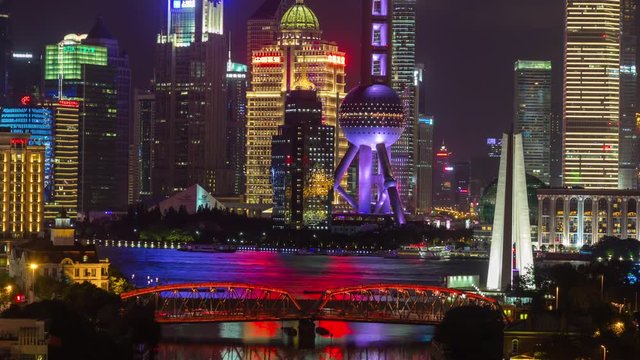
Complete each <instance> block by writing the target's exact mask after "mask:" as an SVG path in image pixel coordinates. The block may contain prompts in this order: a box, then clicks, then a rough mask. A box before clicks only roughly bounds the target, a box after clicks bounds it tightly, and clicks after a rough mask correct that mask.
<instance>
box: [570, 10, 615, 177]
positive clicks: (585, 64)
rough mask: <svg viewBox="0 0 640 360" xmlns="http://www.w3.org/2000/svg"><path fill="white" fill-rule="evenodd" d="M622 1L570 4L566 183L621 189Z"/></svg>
mask: <svg viewBox="0 0 640 360" xmlns="http://www.w3.org/2000/svg"><path fill="white" fill-rule="evenodd" d="M620 15H621V14H620V0H590V1H585V0H567V3H566V22H565V33H566V38H565V53H564V99H563V103H564V133H563V136H564V138H563V155H564V156H563V181H564V184H565V185H566V186H584V187H585V188H609V189H611V188H617V187H618V178H619V163H618V160H619V155H618V154H619V136H620V133H619V128H620V117H619V116H620V22H621V16H620Z"/></svg>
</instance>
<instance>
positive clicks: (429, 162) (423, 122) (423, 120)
mask: <svg viewBox="0 0 640 360" xmlns="http://www.w3.org/2000/svg"><path fill="white" fill-rule="evenodd" d="M433 127H434V119H433V117H429V116H424V115H421V116H420V117H419V119H418V131H417V132H416V135H417V136H416V142H417V151H416V199H417V207H416V212H417V213H419V214H427V213H428V212H429V210H430V209H431V208H432V207H433Z"/></svg>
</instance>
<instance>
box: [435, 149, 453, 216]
mask: <svg viewBox="0 0 640 360" xmlns="http://www.w3.org/2000/svg"><path fill="white" fill-rule="evenodd" d="M451 155H452V154H451V152H450V151H449V150H448V149H447V147H446V146H445V145H444V144H442V146H441V147H440V149H439V150H438V151H437V152H436V154H435V160H434V171H433V175H434V179H433V185H434V187H435V188H434V192H433V206H435V207H453V206H454V204H455V201H454V200H455V198H454V181H455V177H454V174H455V172H454V167H453V164H452V162H451Z"/></svg>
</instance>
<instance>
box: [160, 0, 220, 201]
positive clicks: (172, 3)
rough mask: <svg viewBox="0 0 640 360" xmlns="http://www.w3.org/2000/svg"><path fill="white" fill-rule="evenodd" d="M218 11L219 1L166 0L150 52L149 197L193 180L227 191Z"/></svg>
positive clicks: (208, 188) (177, 189)
mask: <svg viewBox="0 0 640 360" xmlns="http://www.w3.org/2000/svg"><path fill="white" fill-rule="evenodd" d="M223 14H224V5H223V1H221V0H166V6H165V15H166V23H165V26H164V28H163V29H162V32H161V33H160V34H159V35H158V37H157V44H156V52H155V79H154V80H155V81H154V92H155V95H156V113H155V123H154V131H155V140H156V141H155V144H154V149H153V153H154V162H153V169H152V172H153V181H152V185H153V196H154V197H163V196H168V195H171V194H173V193H175V192H180V191H183V190H185V189H188V188H190V187H192V186H193V185H195V184H199V185H201V186H202V187H203V188H204V189H205V190H206V191H208V192H210V193H212V194H216V195H228V194H231V193H232V192H233V171H232V170H231V169H230V168H229V167H228V166H227V164H226V161H225V160H226V156H225V149H226V143H227V132H226V125H227V124H226V123H227V121H226V101H227V97H226V92H225V86H224V84H225V79H226V70H227V59H228V46H227V43H228V42H227V38H226V37H225V36H224V34H223Z"/></svg>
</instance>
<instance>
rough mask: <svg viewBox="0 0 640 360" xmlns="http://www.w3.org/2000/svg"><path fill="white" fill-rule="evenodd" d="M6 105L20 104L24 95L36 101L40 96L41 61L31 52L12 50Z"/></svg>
mask: <svg viewBox="0 0 640 360" xmlns="http://www.w3.org/2000/svg"><path fill="white" fill-rule="evenodd" d="M8 79H9V86H8V94H7V96H8V98H7V102H6V105H7V106H20V105H22V104H21V103H22V99H23V97H25V96H30V97H31V99H33V101H34V102H35V101H37V100H38V99H40V96H41V85H42V61H41V58H40V56H38V55H36V54H34V53H31V52H13V53H12V54H11V62H10V63H9V76H8Z"/></svg>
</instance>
